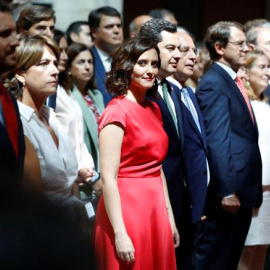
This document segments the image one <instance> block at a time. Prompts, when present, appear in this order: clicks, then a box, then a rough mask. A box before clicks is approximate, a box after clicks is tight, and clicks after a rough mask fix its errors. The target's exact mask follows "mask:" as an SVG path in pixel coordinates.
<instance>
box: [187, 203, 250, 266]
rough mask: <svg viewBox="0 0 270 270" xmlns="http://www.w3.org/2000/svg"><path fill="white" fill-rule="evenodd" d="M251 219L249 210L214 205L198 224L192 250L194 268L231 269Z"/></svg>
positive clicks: (235, 264) (237, 257)
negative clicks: (207, 215)
mask: <svg viewBox="0 0 270 270" xmlns="http://www.w3.org/2000/svg"><path fill="white" fill-rule="evenodd" d="M250 222H251V210H239V211H238V212H237V213H236V214H232V213H229V212H227V211H225V210H223V209H222V208H217V209H216V211H215V212H214V213H213V216H210V217H208V218H207V219H206V220H205V221H203V222H202V223H201V226H200V229H199V234H198V239H197V243H196V249H195V253H194V258H193V259H194V265H193V267H192V269H194V270H235V269H237V265H238V261H239V258H240V256H241V252H242V249H243V246H244V243H245V239H246V236H247V233H248V230H249V226H250Z"/></svg>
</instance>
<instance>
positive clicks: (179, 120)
mask: <svg viewBox="0 0 270 270" xmlns="http://www.w3.org/2000/svg"><path fill="white" fill-rule="evenodd" d="M169 84H170V87H171V88H172V91H171V97H172V100H173V102H174V106H175V111H176V116H177V124H178V130H179V137H180V140H181V145H182V148H183V147H184V138H185V136H184V123H183V110H182V108H181V107H182V106H181V105H182V104H181V103H180V102H179V100H178V98H177V93H179V92H180V90H179V88H178V87H177V86H176V85H174V84H172V83H169Z"/></svg>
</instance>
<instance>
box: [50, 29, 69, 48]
mask: <svg viewBox="0 0 270 270" xmlns="http://www.w3.org/2000/svg"><path fill="white" fill-rule="evenodd" d="M62 37H63V38H66V36H65V33H64V32H62V31H61V30H58V29H55V30H54V35H53V40H54V41H55V42H56V44H57V45H58V46H59V43H60V40H61V38H62Z"/></svg>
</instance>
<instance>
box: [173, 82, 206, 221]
mask: <svg viewBox="0 0 270 270" xmlns="http://www.w3.org/2000/svg"><path fill="white" fill-rule="evenodd" d="M173 87H174V88H175V93H176V95H177V98H178V101H179V103H180V104H181V108H182V112H183V124H184V131H183V132H184V136H185V137H184V138H185V139H184V141H185V143H184V148H183V153H184V161H185V167H186V183H187V185H188V190H189V196H190V204H191V206H192V221H193V222H198V221H199V220H200V218H201V216H202V215H203V210H204V205H205V200H206V194H207V165H206V157H207V150H206V149H207V146H206V135H205V128H204V123H203V118H202V115H201V112H200V109H199V106H198V103H197V100H196V97H195V95H194V93H193V91H192V90H191V89H190V88H187V90H188V93H189V96H190V98H191V101H192V103H193V105H194V107H195V110H196V112H197V115H198V120H199V124H200V129H201V131H200V130H199V129H198V127H197V125H196V123H195V121H194V119H193V117H192V115H191V113H190V111H189V110H188V108H187V107H186V106H185V104H184V103H183V102H182V100H181V94H180V91H179V89H178V88H177V89H176V86H173Z"/></svg>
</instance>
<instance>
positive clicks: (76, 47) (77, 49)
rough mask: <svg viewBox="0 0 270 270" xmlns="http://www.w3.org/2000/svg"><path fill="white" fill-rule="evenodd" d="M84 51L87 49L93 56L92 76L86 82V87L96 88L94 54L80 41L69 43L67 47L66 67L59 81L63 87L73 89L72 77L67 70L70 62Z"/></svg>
mask: <svg viewBox="0 0 270 270" xmlns="http://www.w3.org/2000/svg"><path fill="white" fill-rule="evenodd" d="M84 51H89V52H90V54H91V55H92V57H93V61H94V63H93V76H92V78H91V79H90V80H89V82H88V84H87V88H86V90H88V89H96V88H97V87H96V82H95V69H94V66H95V59H94V55H93V53H92V52H91V50H89V48H88V47H87V46H86V45H84V44H81V43H73V44H71V45H70V46H69V47H68V48H67V56H68V60H67V68H66V71H65V76H64V78H63V81H62V83H61V85H62V86H63V87H64V89H68V90H72V89H73V80H72V77H71V76H70V75H69V70H70V67H71V65H72V62H73V61H74V59H75V58H76V57H77V56H78V55H79V54H80V53H81V52H84Z"/></svg>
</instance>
